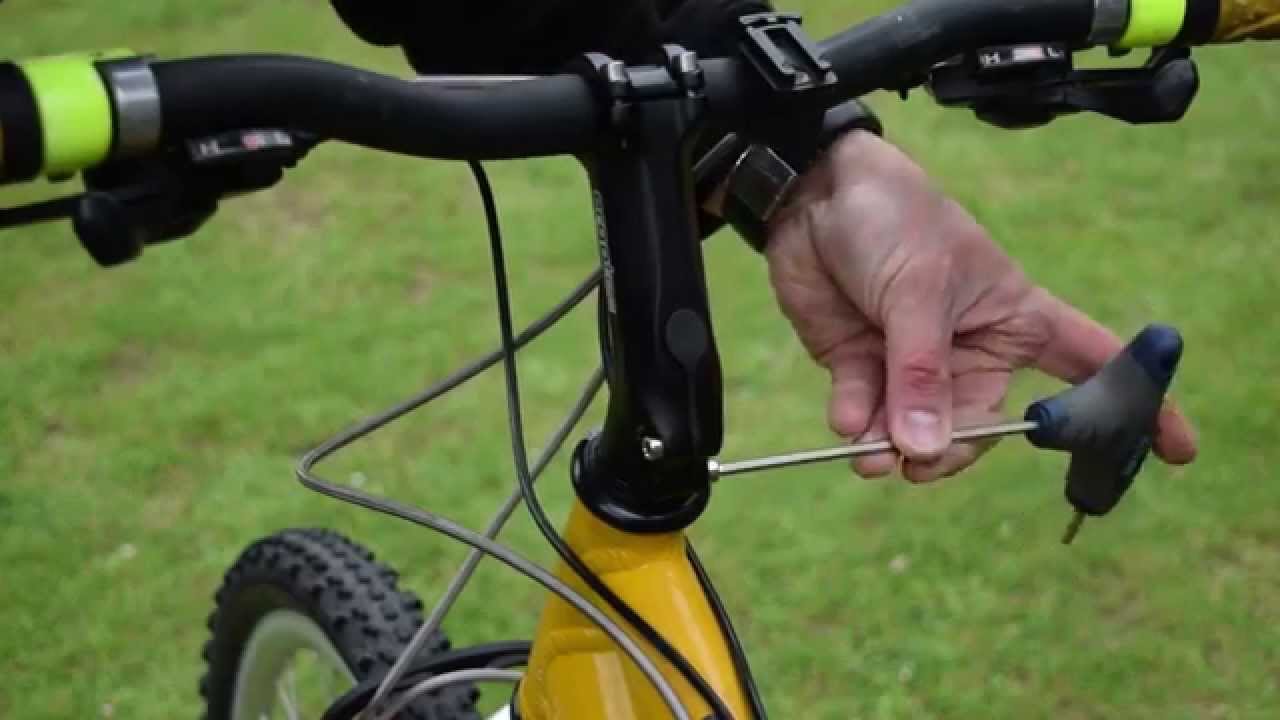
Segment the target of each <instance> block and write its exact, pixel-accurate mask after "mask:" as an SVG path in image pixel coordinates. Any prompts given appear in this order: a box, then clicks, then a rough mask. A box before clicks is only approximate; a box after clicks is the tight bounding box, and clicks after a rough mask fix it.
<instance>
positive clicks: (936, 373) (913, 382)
mask: <svg viewBox="0 0 1280 720" xmlns="http://www.w3.org/2000/svg"><path fill="white" fill-rule="evenodd" d="M898 378H899V380H900V382H901V383H902V386H903V387H904V388H906V389H907V390H908V391H910V392H911V393H913V394H915V395H929V396H931V395H938V394H941V393H942V392H943V391H944V390H946V389H947V387H948V385H949V381H950V380H951V377H950V375H949V374H948V373H947V370H946V365H945V363H944V358H943V353H942V352H940V351H936V350H926V351H921V352H915V353H912V354H910V355H908V356H906V357H905V358H903V360H902V363H901V364H900V365H899V366H898Z"/></svg>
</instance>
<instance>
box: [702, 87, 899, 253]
mask: <svg viewBox="0 0 1280 720" xmlns="http://www.w3.org/2000/svg"><path fill="white" fill-rule="evenodd" d="M853 130H866V131H868V132H872V133H875V134H876V135H883V134H884V127H883V126H882V125H881V124H880V119H879V118H877V117H876V115H875V113H873V112H872V111H871V109H870V108H868V107H867V106H866V105H864V104H863V103H862V102H861V101H859V100H850V101H848V102H845V103H842V104H840V105H837V106H835V107H833V108H831V109H830V110H828V111H827V114H826V116H825V118H824V119H823V123H822V133H821V135H820V136H819V138H818V142H817V143H816V145H815V147H814V150H813V153H812V155H811V157H810V158H809V159H808V162H807V163H802V166H801V167H794V166H793V165H792V163H788V162H787V161H786V160H784V159H783V158H782V156H781V155H780V154H779V153H777V152H776V151H774V150H773V149H772V148H770V147H768V146H765V145H758V144H751V143H747V142H745V141H743V140H742V139H741V138H739V137H738V136H736V135H733V134H730V135H727V136H725V138H724V139H723V140H721V141H720V142H719V143H717V144H716V146H715V147H713V148H712V150H711V151H710V152H708V153H707V155H706V156H704V158H703V161H701V162H699V163H698V170H702V171H704V172H703V173H701V174H699V176H698V185H699V188H700V189H701V188H702V187H703V186H704V185H706V184H708V183H711V184H713V185H714V186H719V185H721V184H723V185H724V191H725V192H724V203H723V206H722V209H721V215H723V216H724V219H725V220H726V221H728V222H729V224H731V225H733V227H734V229H735V230H737V231H738V234H739V235H741V236H742V238H743V239H744V240H746V241H747V244H748V245H750V246H751V247H752V248H754V249H755V250H756V251H757V252H764V249H765V245H766V243H767V242H768V237H769V233H768V228H769V221H770V220H772V219H773V217H774V215H775V214H776V213H777V211H778V210H780V209H781V208H782V207H783V206H785V205H786V203H787V200H788V198H789V196H790V192H791V190H792V188H793V187H794V186H795V183H796V180H797V178H798V177H799V176H800V175H801V174H802V173H803V172H805V171H806V170H808V169H809V167H810V166H811V165H812V164H813V163H814V162H815V161H816V160H817V157H818V156H819V155H820V154H821V153H823V152H825V151H826V150H827V148H828V147H830V146H831V144H832V143H834V142H835V141H836V140H837V139H839V138H840V137H841V136H843V135H845V134H846V133H848V132H851V131H853ZM797 164H801V163H797ZM700 196H701V194H700Z"/></svg>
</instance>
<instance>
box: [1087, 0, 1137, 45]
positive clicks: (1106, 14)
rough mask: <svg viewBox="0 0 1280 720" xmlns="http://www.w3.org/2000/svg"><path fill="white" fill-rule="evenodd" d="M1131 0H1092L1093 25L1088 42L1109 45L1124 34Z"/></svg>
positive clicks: (1127, 24)
mask: <svg viewBox="0 0 1280 720" xmlns="http://www.w3.org/2000/svg"><path fill="white" fill-rule="evenodd" d="M1130 3H1131V0H1093V27H1092V28H1091V29H1090V30H1089V42H1091V43H1093V44H1095V45H1109V44H1111V43H1113V42H1115V41H1116V40H1119V39H1120V38H1121V37H1123V36H1124V32H1125V30H1126V29H1127V28H1128V26H1129V6H1130Z"/></svg>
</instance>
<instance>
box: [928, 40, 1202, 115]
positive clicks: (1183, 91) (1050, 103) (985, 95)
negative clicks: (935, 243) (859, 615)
mask: <svg viewBox="0 0 1280 720" xmlns="http://www.w3.org/2000/svg"><path fill="white" fill-rule="evenodd" d="M925 86H926V88H927V90H928V92H929V93H930V94H931V95H932V96H933V98H934V100H936V101H937V102H938V104H939V105H943V106H945V107H967V108H970V109H972V110H973V111H974V114H976V115H977V116H978V118H979V119H981V120H983V121H984V122H987V123H989V124H991V125H995V126H997V127H1001V128H1006V129H1017V128H1029V127H1037V126H1040V125H1044V124H1046V123H1049V122H1051V121H1052V120H1054V119H1055V118H1057V117H1059V116H1062V115H1068V114H1073V113H1079V112H1093V113H1097V114H1099V115H1105V116H1107V117H1111V118H1115V119H1117V120H1123V121H1124V122H1128V123H1132V124H1135V125H1142V124H1149V123H1168V122H1176V121H1177V120H1180V119H1181V118H1182V116H1183V115H1185V114H1186V112H1187V110H1188V109H1189V108H1190V107H1191V103H1192V101H1193V100H1194V99H1195V96H1196V93H1197V92H1198V91H1199V89H1200V78H1199V74H1198V72H1197V70H1196V66H1195V62H1194V61H1193V60H1192V59H1191V51H1190V50H1189V49H1187V48H1181V47H1165V48H1158V49H1156V50H1154V51H1152V53H1151V57H1150V58H1149V59H1148V60H1147V61H1146V62H1145V63H1144V64H1143V65H1141V66H1140V67H1133V68H1112V69H1100V70H1077V69H1075V66H1074V62H1073V60H1072V53H1071V50H1070V49H1069V48H1067V47H1066V46H1064V45H1061V44H1055V43H1033V44H1025V45H1005V46H997V47H988V48H982V49H980V50H978V51H976V52H973V53H969V54H966V55H960V56H957V57H954V58H951V59H950V60H948V61H946V62H943V63H940V64H938V65H936V66H935V67H934V68H933V69H932V70H931V71H930V72H929V75H928V78H927V80H926V81H925Z"/></svg>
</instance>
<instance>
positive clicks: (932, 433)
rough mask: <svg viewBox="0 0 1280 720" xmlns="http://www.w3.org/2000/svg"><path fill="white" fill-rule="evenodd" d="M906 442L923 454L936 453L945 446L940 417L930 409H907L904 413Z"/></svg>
mask: <svg viewBox="0 0 1280 720" xmlns="http://www.w3.org/2000/svg"><path fill="white" fill-rule="evenodd" d="M905 425H906V430H907V438H906V439H907V444H908V445H910V446H911V449H913V450H915V451H916V452H918V453H921V454H924V455H936V454H938V453H940V452H942V451H943V450H945V449H946V447H947V439H946V438H944V437H943V436H942V418H940V417H938V414H937V413H935V412H932V411H930V410H908V411H907V415H906V423H905Z"/></svg>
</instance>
